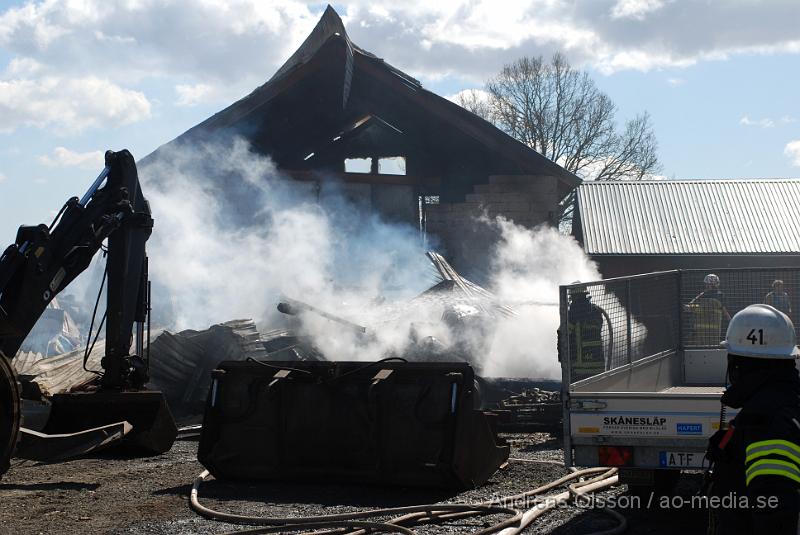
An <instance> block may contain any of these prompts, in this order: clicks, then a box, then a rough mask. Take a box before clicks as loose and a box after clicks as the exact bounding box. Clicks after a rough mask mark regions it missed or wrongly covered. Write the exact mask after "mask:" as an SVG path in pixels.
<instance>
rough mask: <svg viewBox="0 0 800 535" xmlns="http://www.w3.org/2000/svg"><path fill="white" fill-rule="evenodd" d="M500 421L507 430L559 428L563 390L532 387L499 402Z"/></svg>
mask: <svg viewBox="0 0 800 535" xmlns="http://www.w3.org/2000/svg"><path fill="white" fill-rule="evenodd" d="M497 413H498V414H499V415H500V420H499V422H498V424H499V426H500V427H501V428H504V429H507V430H512V429H513V430H524V429H529V428H551V429H554V428H555V429H558V427H559V424H560V423H561V416H562V411H561V392H557V391H550V390H542V389H540V388H530V389H526V390H523V391H522V393H521V394H515V395H512V396H510V397H508V398H506V399H504V400H502V401H500V402H499V403H498V404H497Z"/></svg>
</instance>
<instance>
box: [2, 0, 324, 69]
mask: <svg viewBox="0 0 800 535" xmlns="http://www.w3.org/2000/svg"><path fill="white" fill-rule="evenodd" d="M321 9H322V8H320V7H317V8H315V10H314V11H313V12H312V11H311V10H310V9H309V8H308V7H307V6H306V5H305V3H304V2H301V1H299V0H272V1H270V2H262V1H261V0H205V1H202V2H196V1H193V0H174V1H171V2H162V1H158V0H137V1H130V0H84V1H81V2H56V1H43V2H42V1H40V2H36V1H34V2H30V3H28V4H26V5H24V6H22V7H13V8H10V9H8V10H6V11H5V12H0V47H3V48H5V49H6V50H7V51H9V52H11V53H12V54H15V55H18V56H20V57H27V58H33V59H35V60H36V61H38V62H40V63H41V64H43V65H45V66H47V68H48V69H50V70H51V72H52V71H53V70H55V71H58V72H59V73H61V72H63V71H65V70H67V69H69V70H70V72H73V73H79V74H80V75H82V76H86V75H90V74H95V73H97V72H99V71H100V72H102V73H103V75H104V76H109V77H110V78H111V79H112V80H114V81H116V82H117V83H123V80H137V79H141V78H144V77H150V76H169V75H184V76H185V75H189V76H192V77H196V78H197V79H198V80H204V81H205V80H206V79H213V80H214V82H215V83H217V84H220V85H224V84H231V83H237V82H239V81H240V80H241V79H242V78H245V79H247V78H249V77H253V76H255V77H258V78H260V79H261V80H262V81H263V79H264V78H265V77H267V76H268V75H269V74H271V73H272V71H274V67H275V66H276V65H277V64H278V63H279V62H281V61H282V60H284V59H285V58H286V57H287V56H288V54H289V53H290V52H291V51H292V50H293V49H294V48H296V47H297V46H298V45H299V44H300V43H301V42H302V40H303V39H304V38H305V37H306V35H307V34H308V32H309V31H310V30H311V28H312V27H313V26H314V24H315V23H316V21H317V19H318V17H319V15H320V14H321V12H322V11H321Z"/></svg>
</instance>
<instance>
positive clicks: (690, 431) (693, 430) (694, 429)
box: [678, 424, 703, 435]
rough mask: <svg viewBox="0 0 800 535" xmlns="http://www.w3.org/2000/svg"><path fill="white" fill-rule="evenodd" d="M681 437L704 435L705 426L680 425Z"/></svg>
mask: <svg viewBox="0 0 800 535" xmlns="http://www.w3.org/2000/svg"><path fill="white" fill-rule="evenodd" d="M678 434H679V435H702V434H703V424H678Z"/></svg>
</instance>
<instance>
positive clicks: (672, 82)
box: [667, 78, 686, 87]
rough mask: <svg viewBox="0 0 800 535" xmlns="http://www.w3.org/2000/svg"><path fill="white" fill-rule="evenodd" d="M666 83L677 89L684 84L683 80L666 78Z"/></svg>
mask: <svg viewBox="0 0 800 535" xmlns="http://www.w3.org/2000/svg"><path fill="white" fill-rule="evenodd" d="M667 83H668V84H669V85H671V86H672V87H677V86H679V85H683V84H685V83H686V80H685V79H684V78H667Z"/></svg>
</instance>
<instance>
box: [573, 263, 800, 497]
mask: <svg viewBox="0 0 800 535" xmlns="http://www.w3.org/2000/svg"><path fill="white" fill-rule="evenodd" d="M713 273H715V274H716V275H717V276H718V277H719V285H718V286H717V287H716V288H710V285H709V284H707V283H706V282H704V279H706V275H708V274H709V271H707V270H704V271H700V270H675V271H665V272H659V273H648V274H642V275H635V276H630V277H621V278H615V279H607V280H603V281H597V282H589V283H576V284H570V285H565V286H561V288H560V315H561V320H560V329H559V360H560V362H561V369H562V404H563V425H564V455H565V459H564V460H565V463H566V465H567V466H587V467H591V466H619V467H620V474H621V477H622V479H623V480H624V481H625V482H627V483H628V484H629V485H631V486H633V487H640V488H647V487H652V486H657V487H659V486H661V487H669V486H670V485H671V484H672V483H674V481H676V479H677V475H678V474H679V473H680V471H681V470H698V469H703V468H704V467H705V466H706V460H705V451H706V446H707V442H708V437H709V436H710V435H712V434H713V433H714V432H715V431H716V430H718V429H719V428H720V424H721V422H722V421H724V420H729V419H730V418H731V417H733V416H734V415H735V411H734V410H733V409H730V408H723V407H722V406H721V403H720V397H721V395H722V392H723V391H724V389H725V384H726V369H727V355H726V352H725V350H724V349H723V348H722V347H721V345H720V343H721V342H722V340H724V338H725V331H726V329H727V323H728V321H729V319H730V317H731V316H733V315H734V314H735V313H736V312H738V311H739V310H741V309H743V308H745V307H746V306H748V305H750V304H753V303H765V302H767V303H770V302H772V303H774V302H775V293H774V292H775V290H774V289H775V287H779V285H776V284H774V283H775V281H781V282H782V285H780V286H782V290H781V291H782V292H783V293H782V295H781V296H780V299H779V300H778V301H779V302H780V303H781V305H782V306H783V308H784V309H785V310H784V312H786V313H787V314H788V315H789V317H790V318H791V319H792V321H793V322H794V323H795V325H798V323H800V322H798V318H797V316H796V312H795V311H796V310H797V306H798V303H797V299H798V298H799V297H800V269H797V268H785V269H719V270H714V271H713ZM712 280H713V279H712ZM770 292H772V295H770Z"/></svg>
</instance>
